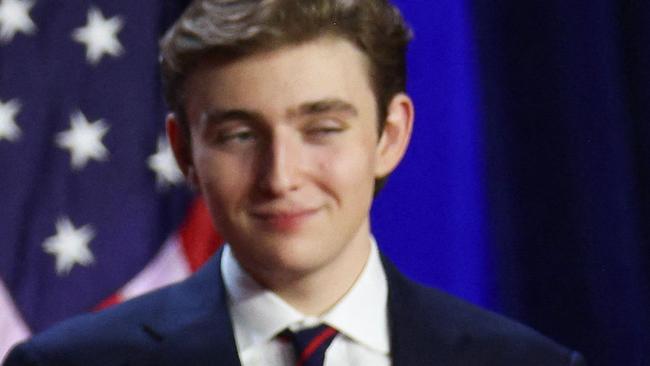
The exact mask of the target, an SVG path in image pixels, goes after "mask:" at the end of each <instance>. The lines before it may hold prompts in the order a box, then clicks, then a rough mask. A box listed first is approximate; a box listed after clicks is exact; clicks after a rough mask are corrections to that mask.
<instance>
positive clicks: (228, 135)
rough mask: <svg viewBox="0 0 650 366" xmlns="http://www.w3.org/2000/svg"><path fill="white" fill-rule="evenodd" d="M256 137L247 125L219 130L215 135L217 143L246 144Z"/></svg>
mask: <svg viewBox="0 0 650 366" xmlns="http://www.w3.org/2000/svg"><path fill="white" fill-rule="evenodd" d="M255 139H256V135H255V132H254V131H253V129H251V128H249V127H238V128H233V129H225V130H223V131H219V133H218V134H217V137H216V142H217V143H218V144H221V145H224V144H246V143H252V142H254V141H255Z"/></svg>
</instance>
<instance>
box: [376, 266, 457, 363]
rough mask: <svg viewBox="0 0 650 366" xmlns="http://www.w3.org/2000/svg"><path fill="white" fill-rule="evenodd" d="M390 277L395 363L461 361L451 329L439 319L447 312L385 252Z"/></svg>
mask: <svg viewBox="0 0 650 366" xmlns="http://www.w3.org/2000/svg"><path fill="white" fill-rule="evenodd" d="M382 262H383V264H384V269H385V271H386V278H387V281H388V317H389V328H390V342H391V358H392V364H393V366H425V365H445V366H452V365H457V364H458V358H457V356H458V355H457V352H456V351H455V350H454V348H455V347H453V346H452V345H450V344H449V332H450V330H449V329H441V328H442V326H441V325H440V324H439V323H438V322H437V321H435V319H436V318H437V317H440V316H445V313H444V312H439V311H438V310H440V309H437V308H436V307H435V306H431V301H430V299H424V298H423V296H422V294H423V292H424V289H423V288H422V287H421V286H420V285H418V284H416V283H414V282H412V281H410V280H409V279H407V278H406V277H404V276H403V275H402V274H401V273H400V272H399V271H398V270H397V268H395V266H394V265H393V264H392V263H390V261H389V260H388V259H387V258H385V257H383V256H382Z"/></svg>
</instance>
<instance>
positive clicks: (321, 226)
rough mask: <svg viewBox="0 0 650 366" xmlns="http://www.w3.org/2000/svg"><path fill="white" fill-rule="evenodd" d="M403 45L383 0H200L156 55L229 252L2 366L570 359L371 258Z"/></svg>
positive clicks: (404, 109) (194, 181) (79, 322)
mask: <svg viewBox="0 0 650 366" xmlns="http://www.w3.org/2000/svg"><path fill="white" fill-rule="evenodd" d="M408 39H409V31H408V29H407V27H406V26H405V25H404V23H403V20H402V18H401V17H400V15H399V13H398V12H397V10H396V9H395V8H393V7H392V6H391V5H390V4H389V3H387V2H386V1H383V0H259V1H253V0H197V1H194V2H193V3H192V4H191V5H190V7H189V8H188V9H187V11H186V12H185V14H184V15H183V16H182V18H181V19H180V20H179V21H178V22H177V23H176V25H174V27H173V28H172V29H171V30H170V31H169V33H168V34H167V36H166V37H165V38H164V40H163V43H162V46H163V51H162V56H163V58H162V62H163V64H162V66H163V73H164V78H165V82H166V91H167V99H168V102H169V104H170V107H171V109H172V113H171V114H170V115H169V117H168V119H167V132H168V137H169V140H170V142H171V145H172V147H173V149H174V152H175V154H176V159H177V161H178V163H179V166H180V167H181V170H182V171H183V173H184V174H185V176H186V178H187V180H188V183H189V184H190V185H191V186H193V187H194V188H195V189H197V190H198V191H199V192H200V193H201V194H202V195H203V196H204V198H205V200H206V202H207V204H208V207H209V209H210V212H211V216H212V219H213V221H214V224H215V226H216V227H217V228H218V229H219V232H220V233H221V234H222V235H223V236H224V237H225V238H226V239H227V242H228V244H227V245H225V248H224V249H223V250H222V251H220V252H219V253H218V254H217V255H216V256H215V257H214V258H213V259H212V260H211V261H210V262H209V263H208V264H207V265H206V266H205V267H204V268H203V269H202V270H200V271H199V272H198V273H197V274H196V275H194V276H193V277H192V278H190V279H189V280H187V281H185V282H183V283H181V284H178V285H174V286H171V287H168V288H166V289H163V290H160V291H157V292H155V293H153V294H150V295H145V296H143V297H141V298H138V299H135V300H133V301H130V302H127V303H125V304H122V305H119V306H116V307H114V308H112V309H110V310H108V311H105V312H102V313H99V314H94V315H87V316H83V317H80V318H77V319H75V320H72V321H68V322H65V323H64V324H63V325H60V326H58V327H56V328H55V329H52V330H50V331H48V332H46V333H44V334H41V335H39V336H36V337H35V338H33V339H32V340H31V341H30V342H28V343H26V344H23V345H20V346H19V347H17V348H16V349H15V350H14V352H13V353H12V354H11V355H10V357H9V359H8V361H7V365H9V366H12V365H87V364H91V365H124V364H136V365H147V364H151V365H164V364H169V365H178V364H181V363H184V364H187V365H204V364H205V365H240V364H241V365H244V366H252V365H323V362H324V364H325V365H329V366H333V365H372V366H381V365H548V366H551V365H553V366H555V365H557V366H560V365H581V364H582V359H581V357H580V356H579V355H578V354H576V353H574V352H570V351H568V350H566V349H564V348H562V347H561V346H559V345H557V344H555V343H553V342H552V341H550V340H548V339H546V338H544V337H543V336H541V335H539V334H537V333H535V332H534V331H532V330H530V329H528V328H525V327H523V326H521V325H519V324H516V323H514V322H512V321H510V320H507V319H504V318H502V317H499V316H497V315H494V314H491V313H488V312H486V311H483V310H479V309H477V308H475V307H473V306H471V305H469V304H466V303H464V302H462V301H460V300H457V299H455V298H452V297H450V296H448V295H445V294H442V293H440V292H438V291H435V290H431V289H426V288H423V287H420V286H419V285H416V284H414V283H412V282H410V281H409V280H407V279H405V278H404V277H402V275H400V274H399V273H398V272H397V270H396V269H395V268H394V267H393V266H392V265H391V264H390V263H388V261H387V260H385V259H384V258H382V257H381V255H380V254H379V251H378V249H377V246H376V244H375V243H374V240H373V238H372V235H371V231H370V223H369V210H370V206H371V203H372V199H373V196H374V194H375V192H376V191H377V189H378V188H379V186H380V185H381V182H382V180H383V179H385V177H386V176H387V175H388V174H390V172H391V171H392V170H393V169H394V168H395V167H396V166H397V164H398V163H399V161H400V159H401V158H402V156H403V154H404V152H405V150H406V147H407V145H408V141H409V137H410V134H411V130H412V123H413V116H414V111H413V104H412V102H411V100H410V98H409V97H408V96H407V95H406V94H405V93H404V90H405V61H404V60H405V50H406V45H407V43H408Z"/></svg>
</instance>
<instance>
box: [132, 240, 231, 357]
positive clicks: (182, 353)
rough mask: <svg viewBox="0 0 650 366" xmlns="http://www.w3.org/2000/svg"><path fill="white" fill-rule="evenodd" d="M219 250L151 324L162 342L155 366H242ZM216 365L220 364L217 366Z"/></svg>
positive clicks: (176, 292) (173, 292) (170, 298)
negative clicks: (156, 320) (228, 304)
mask: <svg viewBox="0 0 650 366" xmlns="http://www.w3.org/2000/svg"><path fill="white" fill-rule="evenodd" d="M222 252H223V251H219V252H218V253H217V254H216V255H215V256H213V258H211V259H210V260H209V261H208V262H207V263H206V264H205V265H204V266H203V267H202V268H201V269H200V270H199V271H198V272H197V273H195V274H194V275H193V276H192V277H191V278H190V279H188V280H186V281H185V282H183V283H182V284H180V285H179V286H177V287H176V288H174V289H173V291H172V292H171V293H170V294H169V297H168V302H169V305H168V306H167V309H166V310H165V311H166V314H164V315H163V316H159V317H157V318H158V319H161V322H160V323H157V324H147V325H145V326H148V327H150V329H151V331H150V332H151V333H154V334H155V335H157V336H158V337H159V339H160V343H159V347H158V349H157V350H156V351H155V352H154V353H155V356H154V358H153V360H152V362H151V364H152V365H154V364H155V365H219V366H240V361H239V357H238V355H237V347H236V344H235V338H234V335H233V330H232V329H233V328H232V323H231V320H230V314H229V311H228V308H227V304H226V292H225V287H224V283H223V279H222V277H221V270H220V268H221V266H220V263H221V254H222ZM215 362H216V363H215Z"/></svg>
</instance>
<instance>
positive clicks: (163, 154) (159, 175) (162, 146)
mask: <svg viewBox="0 0 650 366" xmlns="http://www.w3.org/2000/svg"><path fill="white" fill-rule="evenodd" d="M147 163H148V165H149V168H151V170H153V171H154V172H156V181H157V182H158V186H160V187H165V186H168V185H174V184H178V183H180V182H181V181H183V173H181V171H180V169H178V165H176V159H174V153H173V152H172V149H171V146H169V142H167V139H166V138H164V137H160V138H158V151H156V153H155V154H153V155H151V156H150V157H149V159H147Z"/></svg>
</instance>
